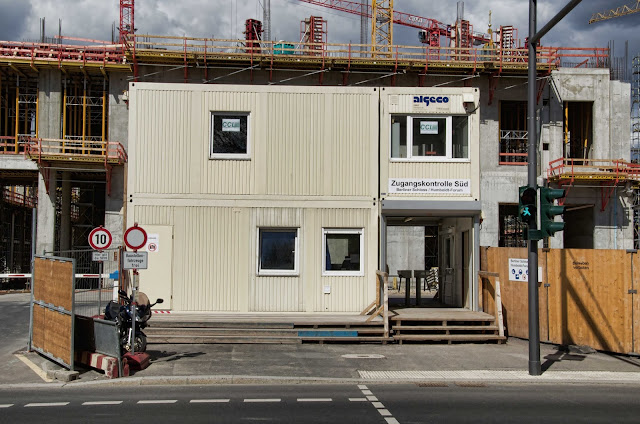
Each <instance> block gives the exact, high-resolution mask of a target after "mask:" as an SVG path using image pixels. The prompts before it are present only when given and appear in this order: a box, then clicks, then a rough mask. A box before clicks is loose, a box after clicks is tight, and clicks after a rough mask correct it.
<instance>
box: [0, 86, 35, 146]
mask: <svg viewBox="0 0 640 424" xmlns="http://www.w3.org/2000/svg"><path fill="white" fill-rule="evenodd" d="M37 136H38V80H37V79H36V78H27V77H20V75H19V74H17V75H11V74H9V75H0V154H19V153H24V145H23V144H21V143H20V139H21V138H23V137H37Z"/></svg>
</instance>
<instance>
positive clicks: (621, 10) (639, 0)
mask: <svg viewBox="0 0 640 424" xmlns="http://www.w3.org/2000/svg"><path fill="white" fill-rule="evenodd" d="M636 12H640V0H636V1H635V2H633V3H629V4H624V5H622V6H620V7H618V8H616V9H610V10H607V11H606V12H597V13H594V14H593V16H591V19H589V23H590V24H593V23H596V22H600V21H606V20H607V19H611V18H619V17H620V16H625V15H631V14H632V13H636Z"/></svg>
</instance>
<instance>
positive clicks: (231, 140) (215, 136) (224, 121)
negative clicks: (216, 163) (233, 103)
mask: <svg viewBox="0 0 640 424" xmlns="http://www.w3.org/2000/svg"><path fill="white" fill-rule="evenodd" d="M249 140H250V138H249V114H248V113H246V112H211V143H210V152H209V156H210V157H211V158H222V159H250V158H251V156H250V150H249V147H250V144H249Z"/></svg>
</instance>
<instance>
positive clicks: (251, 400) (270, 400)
mask: <svg viewBox="0 0 640 424" xmlns="http://www.w3.org/2000/svg"><path fill="white" fill-rule="evenodd" d="M280 400H281V399H245V400H244V401H245V402H280Z"/></svg>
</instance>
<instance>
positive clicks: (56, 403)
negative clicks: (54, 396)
mask: <svg viewBox="0 0 640 424" xmlns="http://www.w3.org/2000/svg"><path fill="white" fill-rule="evenodd" d="M67 405H69V402H47V403H27V404H26V405H25V406H24V407H25V408H31V407H39V406H67Z"/></svg>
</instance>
